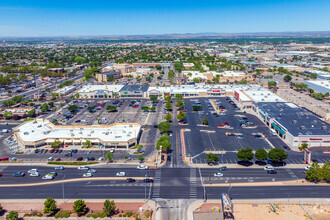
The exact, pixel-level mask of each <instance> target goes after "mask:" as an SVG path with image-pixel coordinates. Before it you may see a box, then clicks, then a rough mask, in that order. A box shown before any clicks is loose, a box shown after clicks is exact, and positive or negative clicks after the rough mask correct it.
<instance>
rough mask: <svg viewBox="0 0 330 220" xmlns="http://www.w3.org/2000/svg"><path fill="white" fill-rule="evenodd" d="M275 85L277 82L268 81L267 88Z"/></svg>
mask: <svg viewBox="0 0 330 220" xmlns="http://www.w3.org/2000/svg"><path fill="white" fill-rule="evenodd" d="M276 86H277V82H275V81H269V82H268V87H269V88H272V87H276Z"/></svg>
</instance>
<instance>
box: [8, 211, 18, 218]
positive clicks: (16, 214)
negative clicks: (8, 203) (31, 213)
mask: <svg viewBox="0 0 330 220" xmlns="http://www.w3.org/2000/svg"><path fill="white" fill-rule="evenodd" d="M6 219H7V220H17V219H18V212H16V211H10V212H9V214H8V215H7V216H6Z"/></svg>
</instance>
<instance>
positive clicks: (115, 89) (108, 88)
mask: <svg viewBox="0 0 330 220" xmlns="http://www.w3.org/2000/svg"><path fill="white" fill-rule="evenodd" d="M123 87H124V85H87V86H83V87H82V88H81V89H79V91H78V93H88V92H94V91H109V92H119V91H120V90H121V88H123Z"/></svg>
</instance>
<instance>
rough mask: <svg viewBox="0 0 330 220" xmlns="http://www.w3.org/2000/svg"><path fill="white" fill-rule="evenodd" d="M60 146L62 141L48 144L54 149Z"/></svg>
mask: <svg viewBox="0 0 330 220" xmlns="http://www.w3.org/2000/svg"><path fill="white" fill-rule="evenodd" d="M62 144H63V143H62V141H59V140H56V141H54V142H52V143H51V144H50V146H51V147H54V148H55V147H59V146H61V145H62Z"/></svg>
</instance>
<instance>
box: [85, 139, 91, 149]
mask: <svg viewBox="0 0 330 220" xmlns="http://www.w3.org/2000/svg"><path fill="white" fill-rule="evenodd" d="M84 146H87V147H90V146H92V142H91V141H90V140H86V141H85V143H84Z"/></svg>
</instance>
